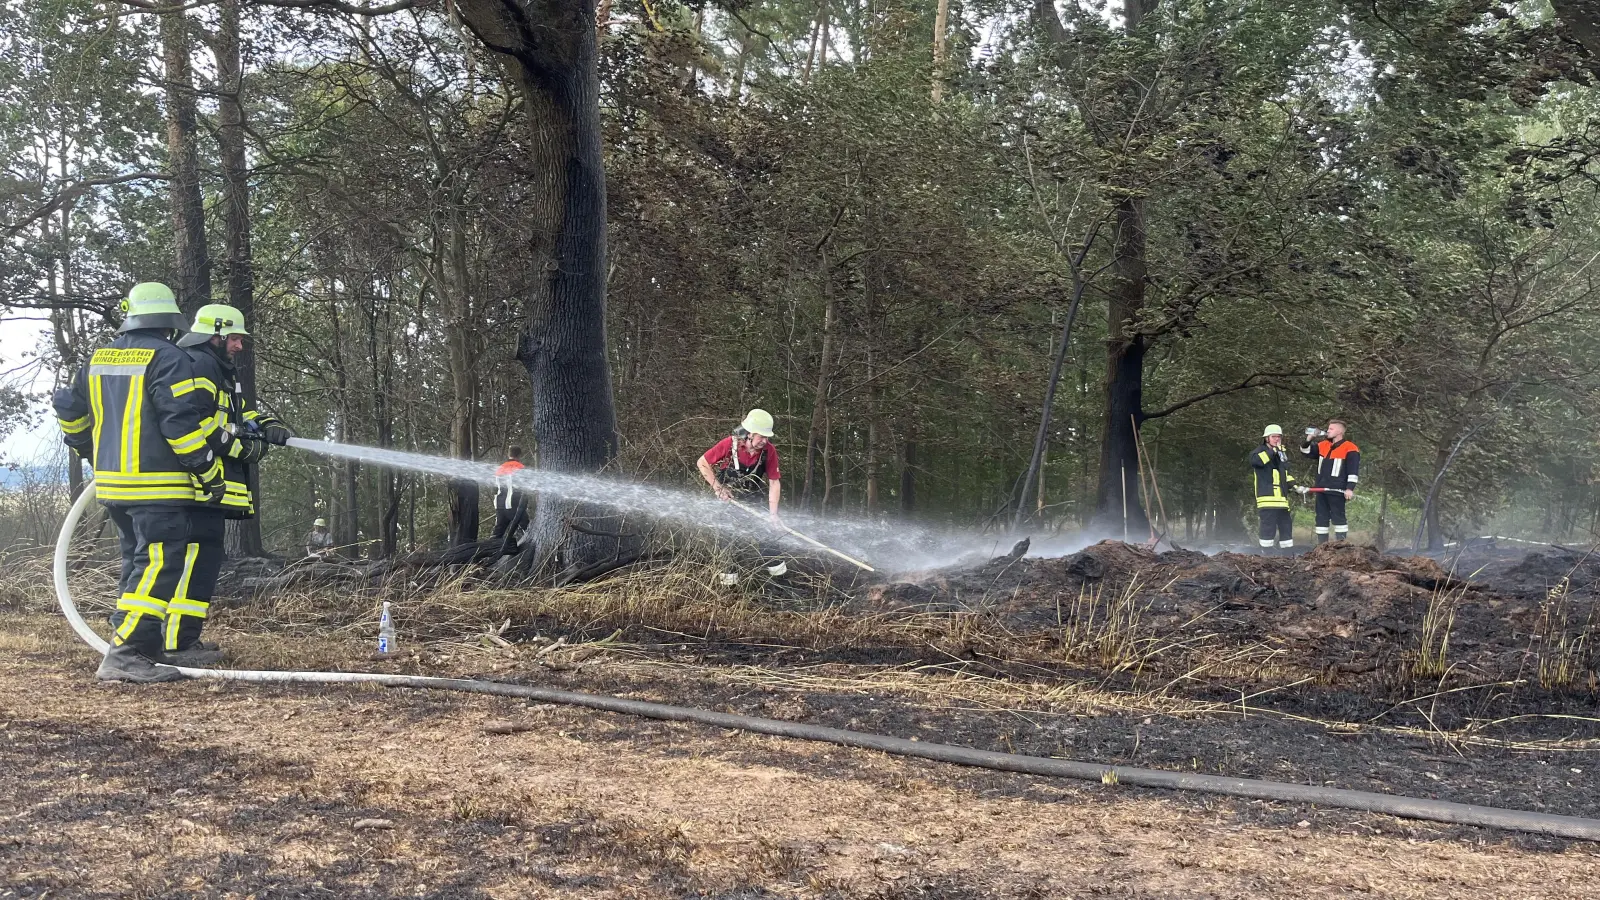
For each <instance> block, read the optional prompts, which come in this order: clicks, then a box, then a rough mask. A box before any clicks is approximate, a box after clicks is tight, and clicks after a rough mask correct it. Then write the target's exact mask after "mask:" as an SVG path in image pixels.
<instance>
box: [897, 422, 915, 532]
mask: <svg viewBox="0 0 1600 900" xmlns="http://www.w3.org/2000/svg"><path fill="white" fill-rule="evenodd" d="M912 427H915V426H912ZM916 508H917V439H916V438H915V437H909V436H908V437H907V438H906V439H905V440H904V441H903V442H901V444H900V513H901V515H906V516H909V515H911V514H912V513H913V512H915V511H916Z"/></svg>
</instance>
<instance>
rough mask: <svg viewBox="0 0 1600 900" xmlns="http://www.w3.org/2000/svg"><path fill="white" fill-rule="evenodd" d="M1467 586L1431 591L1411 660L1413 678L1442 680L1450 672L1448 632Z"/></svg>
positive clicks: (1439, 588)
mask: <svg viewBox="0 0 1600 900" xmlns="http://www.w3.org/2000/svg"><path fill="white" fill-rule="evenodd" d="M1467 587H1468V585H1467V584H1466V583H1464V582H1463V583H1461V584H1459V586H1457V587H1453V588H1452V587H1448V586H1445V585H1441V586H1439V587H1435V588H1434V589H1433V594H1432V595H1431V596H1430V597H1429V598H1428V609H1427V611H1426V612H1424V613H1423V615H1422V627H1421V629H1419V632H1418V633H1419V645H1418V647H1417V650H1416V653H1415V655H1414V656H1413V657H1412V660H1411V676H1412V677H1413V678H1442V677H1443V676H1444V673H1445V672H1446V671H1448V669H1449V660H1450V629H1451V628H1453V627H1454V626H1455V622H1456V607H1457V606H1458V605H1459V604H1460V602H1461V599H1462V597H1463V596H1465V594H1466V592H1467Z"/></svg>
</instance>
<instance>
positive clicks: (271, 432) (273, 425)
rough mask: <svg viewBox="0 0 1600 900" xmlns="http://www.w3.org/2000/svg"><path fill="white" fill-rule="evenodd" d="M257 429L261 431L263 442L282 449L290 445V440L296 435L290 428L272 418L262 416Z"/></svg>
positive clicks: (258, 420) (257, 422)
mask: <svg viewBox="0 0 1600 900" xmlns="http://www.w3.org/2000/svg"><path fill="white" fill-rule="evenodd" d="M256 427H258V428H260V429H261V439H262V440H264V441H266V442H267V443H269V444H277V445H278V446H280V447H281V446H283V445H284V444H287V443H289V438H292V437H294V433H293V432H291V431H290V430H289V426H287V425H285V424H283V423H282V422H280V421H278V420H277V419H276V418H273V417H272V416H262V417H261V418H259V419H257V420H256Z"/></svg>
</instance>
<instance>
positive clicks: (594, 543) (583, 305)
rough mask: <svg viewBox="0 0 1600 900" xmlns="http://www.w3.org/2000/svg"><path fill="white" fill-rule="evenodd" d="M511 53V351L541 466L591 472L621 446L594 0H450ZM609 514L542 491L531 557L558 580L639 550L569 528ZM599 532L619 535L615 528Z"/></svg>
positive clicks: (488, 40)
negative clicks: (518, 255) (520, 369)
mask: <svg viewBox="0 0 1600 900" xmlns="http://www.w3.org/2000/svg"><path fill="white" fill-rule="evenodd" d="M456 8H457V9H458V10H460V12H461V15H462V18H463V19H464V21H466V23H467V25H468V26H469V27H470V28H471V29H472V31H473V32H474V33H475V34H476V35H477V36H478V37H479V38H480V39H481V40H482V41H483V43H484V44H485V45H486V46H488V47H489V48H490V49H491V50H494V51H496V52H498V53H502V54H504V55H505V56H506V62H507V64H508V66H509V67H510V69H511V71H512V72H513V73H514V74H515V76H516V78H517V80H518V82H519V83H520V85H521V88H522V95H523V102H524V106H525V108H526V110H527V113H526V114H527V120H528V121H527V124H528V149H529V157H530V158H529V159H528V162H529V164H530V166H529V171H530V172H532V173H534V176H533V177H534V179H535V184H534V190H533V193H532V197H533V202H532V204H531V212H532V216H533V221H532V226H533V234H532V235H531V248H530V249H531V250H532V251H533V252H532V254H531V257H532V258H531V259H530V260H529V262H528V265H529V266H530V268H531V269H532V271H534V272H536V273H539V277H538V279H537V280H536V282H535V284H534V287H533V290H532V293H531V295H530V296H529V297H528V298H527V302H526V305H525V312H524V324H523V330H522V333H521V335H520V336H519V339H518V346H517V359H518V360H519V361H520V362H521V363H522V364H523V366H524V368H526V369H527V372H528V380H529V383H530V385H531V386H532V389H533V406H534V409H533V434H534V440H535V441H536V442H537V444H538V447H539V467H540V468H542V469H552V470H556V471H561V472H597V471H599V470H600V469H601V468H603V467H604V466H605V465H607V464H608V463H609V462H610V461H611V460H612V459H614V458H615V457H616V454H617V444H618V441H617V420H616V410H615V407H614V405H613V401H612V395H611V372H610V368H609V365H608V360H607V357H606V325H605V323H606V282H605V275H606V177H605V168H604V159H603V156H602V149H601V134H600V105H599V95H600V80H599V75H598V71H597V66H596V63H597V55H598V52H597V46H596V41H595V5H594V2H593V0H457V3H456ZM603 514H604V513H603V512H602V511H599V510H593V509H584V508H579V507H577V506H576V505H574V504H573V503H571V502H564V501H563V500H562V498H557V497H541V498H539V503H538V508H537V510H536V511H535V513H534V515H533V521H532V524H531V525H530V526H529V527H530V529H531V531H530V534H531V538H532V543H531V547H532V550H531V551H530V554H531V555H528V556H525V557H524V559H525V561H526V564H527V565H529V566H531V567H533V568H534V569H536V570H538V571H539V572H540V573H541V574H548V575H549V576H550V577H551V578H552V579H553V580H555V581H558V582H562V581H565V580H567V579H569V578H573V577H581V576H583V575H585V574H588V573H592V572H594V571H596V570H597V569H600V568H604V567H605V566H607V565H610V564H611V563H613V562H614V561H617V560H620V559H623V558H625V557H627V556H629V555H630V554H631V553H633V552H634V547H635V546H636V543H637V539H634V538H628V537H607V536H605V535H604V534H591V533H588V531H584V532H579V531H575V530H573V529H572V528H571V522H572V520H573V519H577V518H589V517H595V516H599V515H603ZM592 530H593V531H596V532H611V533H620V532H621V529H620V528H618V527H617V526H615V525H614V526H612V527H611V528H604V527H597V528H594V529H592Z"/></svg>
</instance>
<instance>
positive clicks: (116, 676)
mask: <svg viewBox="0 0 1600 900" xmlns="http://www.w3.org/2000/svg"><path fill="white" fill-rule="evenodd" d="M94 677H95V678H98V679H99V680H101V681H128V682H132V683H133V684H160V683H162V682H166V681H182V680H183V679H184V678H185V677H186V676H185V675H184V674H183V673H182V672H179V671H178V670H176V669H171V668H167V667H165V666H158V665H156V664H155V663H154V662H152V661H151V660H150V658H149V657H147V656H145V655H143V654H141V653H140V652H139V651H138V650H135V649H134V647H133V645H132V644H122V645H120V646H117V647H112V648H111V649H110V650H107V651H106V656H105V659H102V660H101V661H100V669H99V671H97V672H95V673H94Z"/></svg>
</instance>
